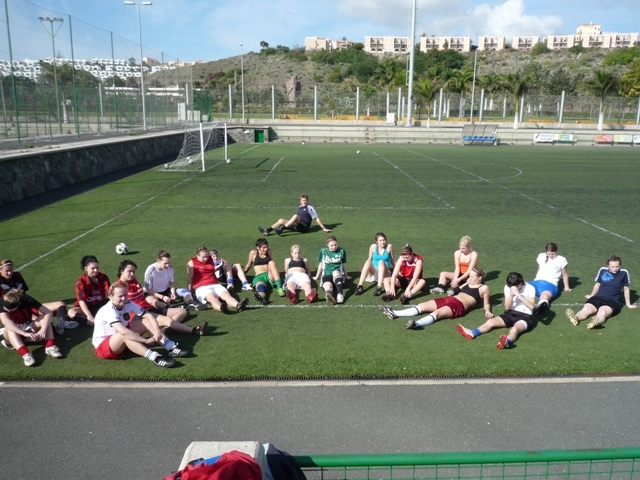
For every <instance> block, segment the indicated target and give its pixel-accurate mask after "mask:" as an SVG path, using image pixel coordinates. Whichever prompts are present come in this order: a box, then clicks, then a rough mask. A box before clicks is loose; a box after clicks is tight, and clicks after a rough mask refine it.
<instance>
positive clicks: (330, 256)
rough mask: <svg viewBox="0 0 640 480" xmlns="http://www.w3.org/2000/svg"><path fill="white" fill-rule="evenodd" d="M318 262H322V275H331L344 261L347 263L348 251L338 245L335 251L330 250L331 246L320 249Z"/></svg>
mask: <svg viewBox="0 0 640 480" xmlns="http://www.w3.org/2000/svg"><path fill="white" fill-rule="evenodd" d="M318 262H322V264H323V268H322V276H323V277H325V276H327V275H331V274H332V273H333V272H335V271H336V270H340V267H341V266H342V264H343V263H347V252H346V251H345V250H344V248H342V247H338V248H337V249H336V251H335V252H332V251H331V250H329V247H324V248H322V249H320V253H319V254H318Z"/></svg>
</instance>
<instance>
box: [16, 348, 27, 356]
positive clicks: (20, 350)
mask: <svg viewBox="0 0 640 480" xmlns="http://www.w3.org/2000/svg"><path fill="white" fill-rule="evenodd" d="M18 353H19V354H20V356H21V357H24V356H25V355H26V354H27V353H29V349H28V348H27V347H25V346H22V347H19V348H18Z"/></svg>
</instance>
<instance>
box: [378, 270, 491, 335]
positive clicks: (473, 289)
mask: <svg viewBox="0 0 640 480" xmlns="http://www.w3.org/2000/svg"><path fill="white" fill-rule="evenodd" d="M484 275H485V273H484V270H482V269H481V268H477V267H474V268H472V269H471V270H470V272H469V279H468V280H467V282H466V283H465V284H464V285H462V286H461V287H456V288H455V289H454V290H452V291H451V295H450V296H448V297H443V298H436V299H434V300H429V301H428V302H422V303H420V304H418V305H416V306H415V307H409V308H405V309H402V310H395V309H392V308H389V307H385V306H381V307H380V310H382V313H384V314H385V315H386V316H387V317H389V318H390V319H392V320H393V319H394V318H399V317H413V316H416V315H421V314H423V313H429V315H427V316H426V317H424V318H419V319H418V320H414V319H410V320H409V321H408V322H407V324H406V327H407V328H409V329H413V328H418V327H426V326H427V325H431V324H432V323H434V322H437V321H438V320H441V319H443V318H452V319H453V318H458V317H461V316H462V315H464V314H465V313H466V312H467V310H469V309H470V308H472V307H474V306H476V305H477V304H479V303H480V302H482V304H483V306H484V311H485V316H486V317H487V318H491V317H492V316H493V315H492V314H491V303H489V287H488V286H486V285H483V284H482V279H483V278H484Z"/></svg>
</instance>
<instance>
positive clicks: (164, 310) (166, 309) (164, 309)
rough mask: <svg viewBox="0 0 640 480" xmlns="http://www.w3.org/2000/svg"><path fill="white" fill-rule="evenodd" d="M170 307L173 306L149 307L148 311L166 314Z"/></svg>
mask: <svg viewBox="0 0 640 480" xmlns="http://www.w3.org/2000/svg"><path fill="white" fill-rule="evenodd" d="M170 308H171V307H170V306H167V307H165V308H148V309H147V312H150V313H156V314H158V315H164V316H166V315H167V312H168V311H169V309H170Z"/></svg>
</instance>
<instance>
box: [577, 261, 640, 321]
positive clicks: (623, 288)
mask: <svg viewBox="0 0 640 480" xmlns="http://www.w3.org/2000/svg"><path fill="white" fill-rule="evenodd" d="M621 265H622V260H621V259H620V257H619V256H617V255H611V256H610V257H609V259H608V260H607V266H606V267H602V268H600V270H598V275H596V284H595V285H594V286H593V290H592V291H591V293H590V294H589V295H585V297H586V298H587V299H588V300H587V301H586V303H585V304H584V306H583V307H582V310H580V311H579V312H578V313H577V314H574V313H573V310H571V309H570V308H568V309H567V318H568V319H569V321H570V322H571V323H572V324H573V325H574V326H575V327H577V326H578V323H580V322H582V321H583V320H587V319H588V318H589V317H591V316H593V315H595V317H594V319H593V320H591V321H590V322H589V324H588V325H587V328H588V329H589V330H591V329H593V328H596V327H600V326H601V325H603V324H604V323H605V322H606V321H607V319H609V318H611V317H615V316H616V315H618V314H619V313H620V310H621V308H620V304H619V301H620V295H621V294H623V296H624V303H625V304H626V305H627V308H638V306H637V305H636V304H635V303H631V299H630V296H629V285H630V281H629V272H628V271H627V270H625V269H623V268H620V266H621Z"/></svg>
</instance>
